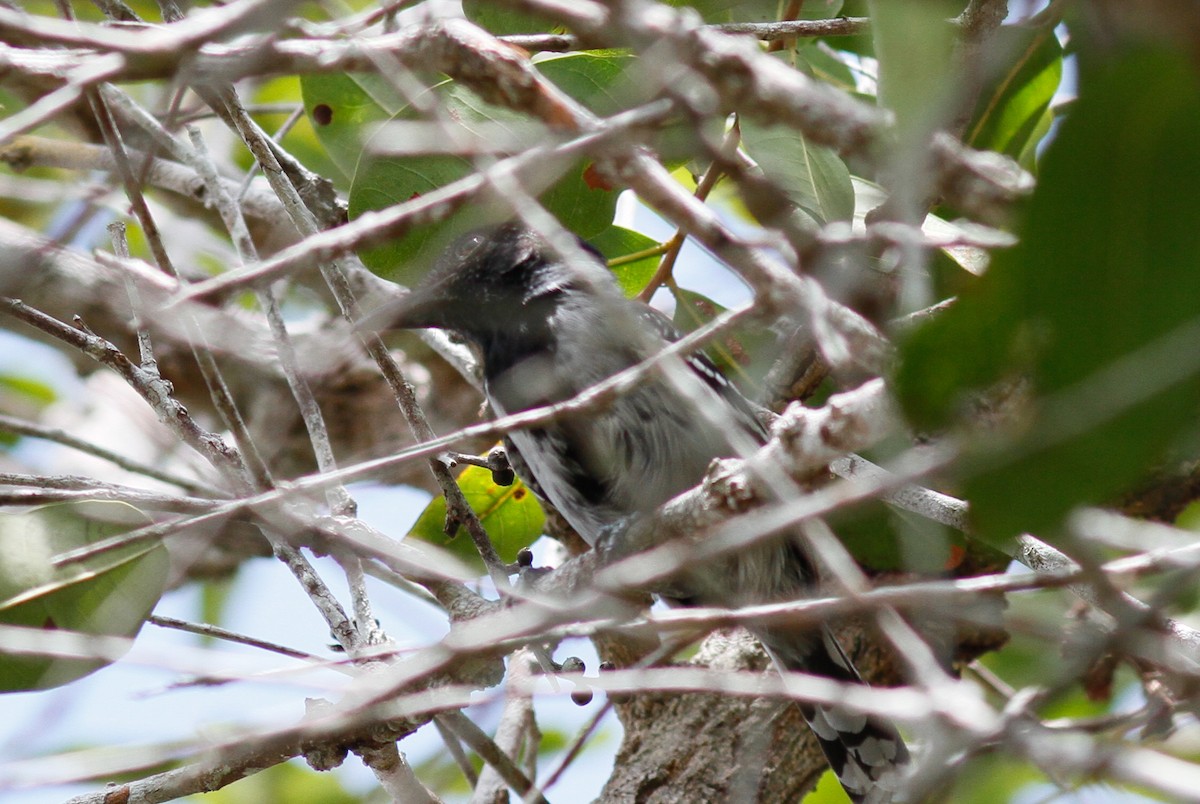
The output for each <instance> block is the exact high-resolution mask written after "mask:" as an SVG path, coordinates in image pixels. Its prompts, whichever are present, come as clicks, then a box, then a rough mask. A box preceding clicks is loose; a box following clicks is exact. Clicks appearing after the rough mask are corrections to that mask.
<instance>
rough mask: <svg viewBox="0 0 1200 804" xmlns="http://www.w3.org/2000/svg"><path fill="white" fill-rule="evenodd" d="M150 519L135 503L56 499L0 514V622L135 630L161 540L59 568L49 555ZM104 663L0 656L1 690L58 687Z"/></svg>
mask: <svg viewBox="0 0 1200 804" xmlns="http://www.w3.org/2000/svg"><path fill="white" fill-rule="evenodd" d="M149 522H150V520H149V518H148V517H146V516H145V515H144V514H142V513H141V512H140V511H138V510H137V509H136V508H133V507H132V506H129V505H126V504H124V503H118V502H101V501H88V502H80V503H59V504H55V505H47V506H43V507H41V508H34V509H32V510H28V511H23V512H11V511H10V512H3V513H0V555H3V556H4V561H3V562H0V622H2V623H6V624H9V625H24V626H29V627H34V628H45V629H48V630H49V629H65V630H71V631H80V632H83V633H88V634H105V635H111V636H133V635H134V634H136V633H137V632H138V630H139V629H140V628H141V626H142V623H143V622H144V621H145V619H146V617H148V616H149V614H150V612H151V611H152V610H153V608H154V605H155V603H157V602H158V598H159V597H160V596H161V595H162V591H163V585H164V583H165V582H166V574H167V554H166V550H165V549H164V548H163V547H162V545H161V544H158V543H151V544H138V545H130V546H127V547H123V548H121V549H119V550H111V551H108V552H106V553H103V554H101V555H98V556H94V557H92V558H89V559H87V560H85V561H82V562H76V563H73V564H69V565H65V566H63V567H55V566H53V564H52V563H51V560H52V559H53V558H54V557H55V556H57V555H60V554H62V553H65V552H67V551H69V550H73V549H75V548H78V547H82V546H84V545H87V544H91V543H94V542H97V541H100V540H102V539H105V538H107V537H110V536H113V535H115V534H119V533H124V532H126V531H129V530H132V529H134V528H137V527H140V526H142V525H146V524H149ZM105 664H106V662H104V661H102V660H86V661H84V660H62V659H51V658H42V657H27V656H16V655H3V654H0V691H6V692H7V691H13V690H29V689H46V688H49V687H55V686H59V685H61V684H66V683H67V682H70V681H74V680H75V679H77V678H81V677H82V676H85V675H87V674H88V673H91V672H93V671H95V670H97V669H99V668H100V667H102V666H104V665H105Z"/></svg>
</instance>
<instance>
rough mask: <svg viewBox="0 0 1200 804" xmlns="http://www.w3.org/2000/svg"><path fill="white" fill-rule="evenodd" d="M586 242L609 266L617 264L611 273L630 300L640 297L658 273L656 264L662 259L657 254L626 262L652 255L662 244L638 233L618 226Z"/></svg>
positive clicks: (613, 266)
mask: <svg viewBox="0 0 1200 804" xmlns="http://www.w3.org/2000/svg"><path fill="white" fill-rule="evenodd" d="M588 242H590V243H591V244H592V246H593V247H595V248H596V249H597V250H598V251H599V252H600V253H601V254H603V255H604V259H606V260H608V262H609V263H613V262H614V261H615V262H616V264H615V265H611V268H612V272H613V274H614V275H615V276H616V277H617V283H618V284H619V285H620V286H621V290H623V291H624V292H625V295H626V296H628V297H630V298H632V297H634V296H636V295H638V294H639V293H641V292H642V290H643V289H644V288H645V287H646V285H647V284H649V282H650V279H651V278H653V276H654V272H655V271H657V270H658V263H659V260H660V259H662V255H661V254H658V253H652V254H648V255H647V256H645V257H641V258H639V259H632V260H629V259H627V258H629V257H630V256H631V255H635V254H640V253H642V252H648V251H653V250H655V249H657V248H658V247H660V246H662V244H661V243H659V242H658V241H657V240H655V239H654V238H652V237H647V236H646V235H644V234H642V233H641V232H635V231H633V230H632V229H625V228H623V227H620V226H610V227H608V228H607V229H605V230H604V231H603V232H601V233H600V234H598V235H596V236H595V237H593V238H591V239H590V240H589V241H588Z"/></svg>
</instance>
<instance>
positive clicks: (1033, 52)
mask: <svg viewBox="0 0 1200 804" xmlns="http://www.w3.org/2000/svg"><path fill="white" fill-rule="evenodd" d="M988 47H989V50H990V51H991V52H992V53H993V54H994V58H993V60H992V61H993V63H994V64H996V65H1002V69H997V70H995V71H994V73H993V74H992V75H990V76H989V78H988V80H987V81H986V82H985V84H984V86H983V87H982V88H981V90H980V93H979V102H978V103H977V104H976V107H975V114H974V116H973V118H972V120H971V122H970V124H969V125H968V126H967V129H966V131H967V134H966V136H965V137H964V139H965V140H966V142H967V143H968V144H970V145H971V146H972V147H974V148H980V149H984V150H991V151H999V152H1000V153H1004V154H1008V155H1009V156H1012V157H1020V156H1021V154H1022V153H1024V152H1025V150H1026V149H1027V148H1028V147H1030V146H1031V145H1033V144H1036V142H1037V139H1038V138H1039V137H1038V133H1039V132H1043V133H1044V131H1045V129H1046V128H1047V126H1043V125H1042V122H1043V117H1044V116H1045V115H1046V113H1047V111H1048V110H1049V108H1050V101H1051V100H1052V99H1053V98H1054V93H1055V92H1057V91H1058V86H1059V83H1060V81H1061V80H1062V46H1061V45H1060V44H1059V43H1058V37H1057V36H1055V35H1054V30H1053V29H1052V28H1050V27H1048V26H1041V27H1038V28H1019V27H1011V26H1003V27H1001V28H1000V29H999V30H997V31H996V32H995V35H994V36H993V38H992V40H991V41H989V44H988Z"/></svg>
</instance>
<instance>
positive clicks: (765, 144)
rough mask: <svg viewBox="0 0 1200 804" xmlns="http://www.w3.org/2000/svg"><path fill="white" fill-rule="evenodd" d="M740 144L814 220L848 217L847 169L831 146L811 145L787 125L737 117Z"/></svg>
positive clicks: (850, 199) (850, 200)
mask: <svg viewBox="0 0 1200 804" xmlns="http://www.w3.org/2000/svg"><path fill="white" fill-rule="evenodd" d="M741 129H742V147H743V148H745V150H746V153H748V154H749V155H750V157H751V158H752V159H754V160H755V161H756V162H758V164H759V167H761V168H762V170H763V173H764V174H765V175H766V176H767V178H769V179H771V181H773V182H775V184H776V185H778V186H779V187H780V188H781V189H782V190H783V191H784V193H786V194H787V197H788V198H789V199H790V200H791V201H792V203H794V204H795V205H796V206H798V207H800V208H801V209H802V210H804V211H805V212H806V213H808V214H809V215H810V216H812V218H813V219H814V220H815V221H816V222H817V223H827V222H829V221H838V220H845V221H848V220H850V218H851V216H853V215H854V186H853V185H852V184H851V183H850V171H849V170H848V169H847V168H846V164H845V163H844V162H843V161H842V160H841V157H839V156H838V155H837V154H836V153H835V152H834V151H833V150H831V149H829V148H826V147H824V146H821V145H814V144H812V143H810V142H808V140H806V139H805V137H804V135H803V134H801V133H800V132H799V131H796V130H795V129H793V128H788V127H787V126H765V125H762V124H760V123H757V122H755V121H754V120H751V119H749V118H743V119H742V120H741Z"/></svg>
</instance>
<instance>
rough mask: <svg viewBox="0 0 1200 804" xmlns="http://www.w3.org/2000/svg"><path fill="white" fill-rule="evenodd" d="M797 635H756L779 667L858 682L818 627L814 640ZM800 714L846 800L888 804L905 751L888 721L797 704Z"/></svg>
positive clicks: (905, 758) (834, 644) (839, 651)
mask: <svg viewBox="0 0 1200 804" xmlns="http://www.w3.org/2000/svg"><path fill="white" fill-rule="evenodd" d="M797 636H798V635H797V634H795V633H791V634H786V635H784V634H782V633H780V632H779V631H776V630H774V629H772V630H771V631H769V632H767V633H760V634H759V638H760V639H761V640H762V642H763V644H764V645H765V646H766V648H767V651H768V652H769V653H770V654H771V656H772V658H773V659H774V660H775V663H776V664H777V665H779V666H780V668H782V669H785V670H795V671H798V672H804V673H812V674H814V675H819V676H825V677H827V678H832V679H835V680H837V681H849V682H855V683H859V684H861V683H864V682H863V680H862V678H861V677H860V676H859V675H858V672H857V671H856V670H855V669H854V666H853V665H852V664H851V663H850V660H849V659H848V658H847V657H846V654H845V653H844V652H843V651H842V649H841V646H840V645H838V644H837V641H836V640H835V639H834V638H833V636H832V635H831V634H829V633H828V632H827V631H824V630H823V631H822V634H821V637H822V638H820V639H817V638H815V636H816V635H814V634H812V633H809V634H806V635H803V636H799V638H797ZM800 712H801V714H802V715H804V719H805V720H806V721H807V722H808V725H809V727H810V728H811V729H812V730H813V734H815V735H816V737H817V741H818V742H819V743H820V744H821V750H822V751H823V752H824V753H825V758H826V759H827V760H828V761H829V765H830V767H831V768H833V772H834V774H835V775H836V776H837V778H838V781H839V782H841V784H842V787H843V788H844V789H845V791H846V794H847V795H849V796H850V799H851V800H852V801H855V802H862V804H892V802H893V801H894V800H896V799H895V795H896V788H897V786H898V784H899V782H900V776H901V774H902V772H903V766H904V765H906V764H908V761H909V754H908V748H907V747H906V746H905V745H904V740H903V738H901V737H900V734H899V733H898V732H897V731H896V728H895V727H894V726H893V725H892V724H890V723H888V722H887V721H884V720H880V719H878V718H873V717H870V716H868V715H864V714H860V713H855V712H850V711H847V710H845V709H842V708H840V707H836V706H825V705H819V704H800Z"/></svg>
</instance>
